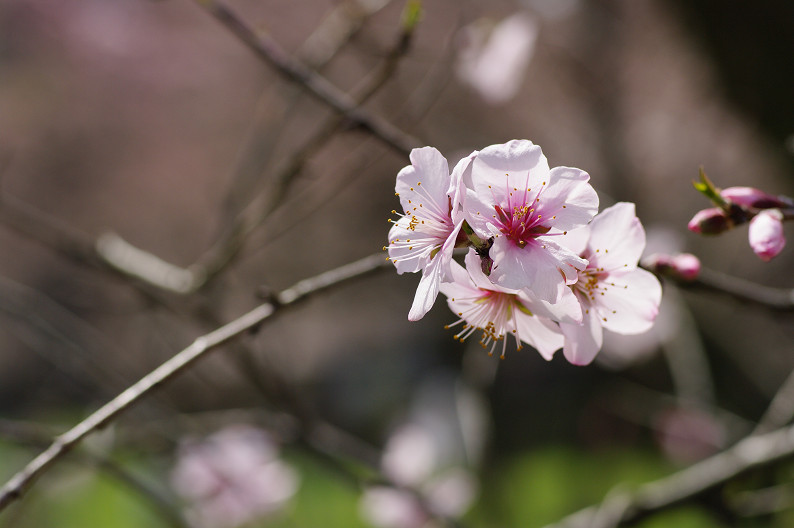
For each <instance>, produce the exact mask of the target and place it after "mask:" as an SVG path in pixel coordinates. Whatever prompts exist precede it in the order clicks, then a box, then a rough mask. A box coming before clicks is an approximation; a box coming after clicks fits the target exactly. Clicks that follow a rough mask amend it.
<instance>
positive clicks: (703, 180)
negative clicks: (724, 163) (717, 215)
mask: <svg viewBox="0 0 794 528" xmlns="http://www.w3.org/2000/svg"><path fill="white" fill-rule="evenodd" d="M692 185H693V186H694V187H695V189H696V190H697V191H698V192H700V193H701V194H703V195H704V196H705V197H706V198H708V199H709V200H711V201H712V202H713V203H714V205H716V206H717V207H720V208H722V209H723V210H725V211H726V212H727V211H729V209H730V204H728V202H726V201H725V199H724V198H723V197H722V196H721V195H720V190H719V189H718V188H717V187H716V186H715V185H714V183H712V181H711V180H710V179H709V177H708V176H706V172H705V171H704V170H703V167H700V181H693V182H692Z"/></svg>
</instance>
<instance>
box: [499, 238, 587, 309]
mask: <svg viewBox="0 0 794 528" xmlns="http://www.w3.org/2000/svg"><path fill="white" fill-rule="evenodd" d="M490 256H491V258H492V259H493V261H494V267H493V270H492V271H491V275H490V276H489V279H490V280H491V282H493V283H494V284H496V285H497V286H500V287H502V288H508V289H512V290H521V289H526V290H528V291H530V292H531V293H532V294H534V295H535V296H537V297H538V298H539V299H541V300H543V301H547V302H551V303H553V302H556V301H557V299H558V296H559V291H560V290H559V284H560V283H561V282H562V283H565V282H566V275H567V276H573V277H574V278H575V277H576V276H577V273H576V268H575V267H574V266H578V267H579V269H583V268H584V266H585V265H586V262H585V261H584V260H582V259H580V258H579V257H577V256H576V255H574V254H573V253H571V252H570V251H568V250H567V249H564V248H562V247H560V246H558V245H557V244H556V243H555V242H552V241H550V240H547V239H542V238H539V239H537V240H534V241H532V242H530V243H529V244H527V245H526V246H525V247H523V248H520V247H518V246H516V245H515V244H513V243H512V242H511V241H509V240H508V239H507V238H506V237H503V236H500V237H496V239H495V240H494V243H493V246H491V249H490Z"/></svg>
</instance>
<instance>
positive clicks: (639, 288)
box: [591, 268, 662, 334]
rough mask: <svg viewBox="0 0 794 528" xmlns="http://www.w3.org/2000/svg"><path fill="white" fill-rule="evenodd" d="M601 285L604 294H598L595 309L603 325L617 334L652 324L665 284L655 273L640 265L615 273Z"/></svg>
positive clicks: (638, 330) (628, 332)
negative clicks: (662, 283)
mask: <svg viewBox="0 0 794 528" xmlns="http://www.w3.org/2000/svg"><path fill="white" fill-rule="evenodd" d="M600 286H601V289H600V291H601V292H603V295H600V294H598V293H597V294H596V299H595V302H594V305H593V308H594V309H595V311H597V312H598V316H599V318H600V322H601V326H603V327H604V328H606V329H607V330H610V331H612V332H615V333H618V334H641V333H642V332H645V331H647V330H648V329H650V328H651V326H653V321H654V320H655V319H656V315H657V314H658V313H659V303H660V302H661V299H662V285H661V284H659V279H657V278H656V276H655V275H654V274H653V273H650V272H647V271H645V270H644V269H639V268H638V269H635V270H634V271H630V272H627V273H615V274H612V275H610V276H609V278H607V280H606V281H602V282H601V283H600ZM592 311H593V310H592V309H591V312H592Z"/></svg>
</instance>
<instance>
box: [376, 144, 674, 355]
mask: <svg viewBox="0 0 794 528" xmlns="http://www.w3.org/2000/svg"><path fill="white" fill-rule="evenodd" d="M410 159H411V165H409V166H407V167H405V168H403V169H402V170H401V171H400V172H399V174H398V175H397V184H396V192H397V196H398V197H399V199H400V204H401V205H402V208H403V211H404V212H403V214H402V215H400V218H399V219H398V220H396V221H393V226H392V228H391V229H390V231H389V244H388V246H386V247H385V248H384V249H388V252H389V258H390V260H391V261H392V262H393V263H394V265H395V267H396V268H397V272H398V273H400V274H402V273H406V272H421V274H422V278H421V279H420V281H419V287H418V288H417V291H416V295H415V297H414V301H413V305H412V306H411V309H410V311H409V314H408V318H409V319H410V320H412V321H416V320H418V319H421V318H422V317H423V316H424V315H425V314H426V313H427V312H428V311H429V310H430V308H431V307H432V306H433V304H434V302H435V300H436V297H437V296H438V293H439V292H441V293H443V294H444V295H445V296H446V297H447V303H448V305H449V307H450V309H451V310H452V311H453V312H454V313H456V314H457V315H458V317H459V319H458V320H457V321H456V322H454V323H452V324H451V325H449V326H448V327H450V328H451V327H459V328H460V331H459V332H458V333H457V334H456V335H455V338H456V339H458V340H461V341H463V340H465V339H466V338H468V337H469V336H471V335H472V334H474V333H476V332H478V331H479V332H481V335H482V338H481V341H480V342H481V344H482V345H483V346H484V347H486V348H488V349H489V351H490V353H491V354H493V352H494V351H495V350H496V348H497V347H500V348H501V356H502V357H504V354H505V350H506V343H507V340H506V339H505V336H507V335H508V334H512V335H513V338H514V339H515V342H516V345H517V347H518V348H519V349H520V348H521V347H522V343H526V344H529V345H531V346H532V347H534V348H535V349H537V351H538V352H539V353H540V354H541V355H542V356H543V357H544V358H546V359H551V358H552V356H553V354H554V353H555V352H556V351H557V350H559V349H561V348H562V350H563V353H564V355H565V357H566V358H567V359H568V360H569V361H570V362H571V363H574V364H580V365H583V364H587V363H589V362H591V361H592V360H593V358H594V357H595V356H596V354H597V353H598V351H599V350H600V348H601V344H602V341H603V329H607V330H610V331H614V332H617V333H621V334H635V333H641V332H644V331H646V330H648V329H649V328H650V327H651V325H652V324H653V320H654V318H655V317H656V314H657V313H658V308H659V302H660V300H661V285H660V284H659V281H658V279H656V277H655V276H654V275H653V274H651V273H649V272H647V271H645V270H643V269H641V268H639V267H638V261H639V258H640V255H641V254H642V251H643V249H644V247H645V231H644V230H643V228H642V225H641V224H640V221H639V219H638V218H637V217H636V215H635V211H634V204H631V203H617V204H615V205H613V206H612V207H610V208H608V209H605V210H604V211H602V212H601V213H600V214H598V215H596V213H597V212H598V195H597V194H596V192H595V190H594V189H593V187H592V186H591V185H590V183H589V180H590V176H589V175H588V174H587V173H586V172H584V171H582V170H580V169H576V168H572V167H554V168H549V164H548V161H547V160H546V157H545V156H544V155H543V152H542V151H541V149H540V147H539V146H537V145H535V144H533V143H532V142H531V141H528V140H512V141H509V142H507V143H504V144H498V145H491V146H489V147H486V148H484V149H482V150H480V151H475V152H473V153H471V154H470V155H468V156H466V157H465V158H463V159H461V160H460V161H459V162H458V163H457V164H456V165H455V167H454V168H453V169H452V171H451V172H450V170H449V165H448V163H447V160H446V159H445V158H444V157H443V156H442V155H441V153H440V152H439V151H438V150H436V149H435V148H432V147H424V148H419V149H414V150H413V151H412V152H411V156H410ZM393 213H394V214H398V215H399V213H397V212H396V211H393ZM455 248H468V253H467V254H466V256H465V258H464V263H465V267H464V266H461V265H460V264H458V262H457V261H455V260H453V258H452V257H453V250H454V249H455Z"/></svg>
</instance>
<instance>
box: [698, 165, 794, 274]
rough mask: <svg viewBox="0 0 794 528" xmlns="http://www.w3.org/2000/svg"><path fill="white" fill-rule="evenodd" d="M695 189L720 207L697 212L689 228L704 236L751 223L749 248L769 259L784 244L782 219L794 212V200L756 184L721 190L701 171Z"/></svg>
mask: <svg viewBox="0 0 794 528" xmlns="http://www.w3.org/2000/svg"><path fill="white" fill-rule="evenodd" d="M700 180H701V181H700V182H695V188H696V189H697V190H698V191H700V192H702V193H703V194H704V195H706V196H707V197H708V198H709V199H710V200H711V201H712V202H713V203H714V204H715V205H716V206H717V207H710V208H708V209H703V210H701V211H698V212H697V213H696V214H695V216H694V217H692V220H690V221H689V225H688V227H689V230H690V231H692V232H694V233H699V234H703V235H717V234H720V233H723V232H725V231H728V230H729V229H732V228H733V227H735V226H737V225H741V224H744V223H746V222H749V223H750V229H749V242H750V247H751V248H752V250H753V251H754V252H755V254H756V255H758V256H759V257H760V258H761V260H763V261H765V262H768V261H769V260H771V259H772V258H774V257H775V256H777V255H778V254H779V253H780V252H781V251H782V250H783V248H784V247H785V245H786V239H785V237H784V235H783V221H784V220H786V219H788V218H791V217H792V215H794V201H792V199H791V198H788V197H786V196H775V195H772V194H769V193H766V192H764V191H761V190H759V189H755V188H753V187H728V188H727V189H718V188H716V187H715V186H714V184H713V183H712V182H711V181H710V180H709V179H708V178H707V177H706V175H705V174H704V173H703V172H702V171H701V173H700Z"/></svg>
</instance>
